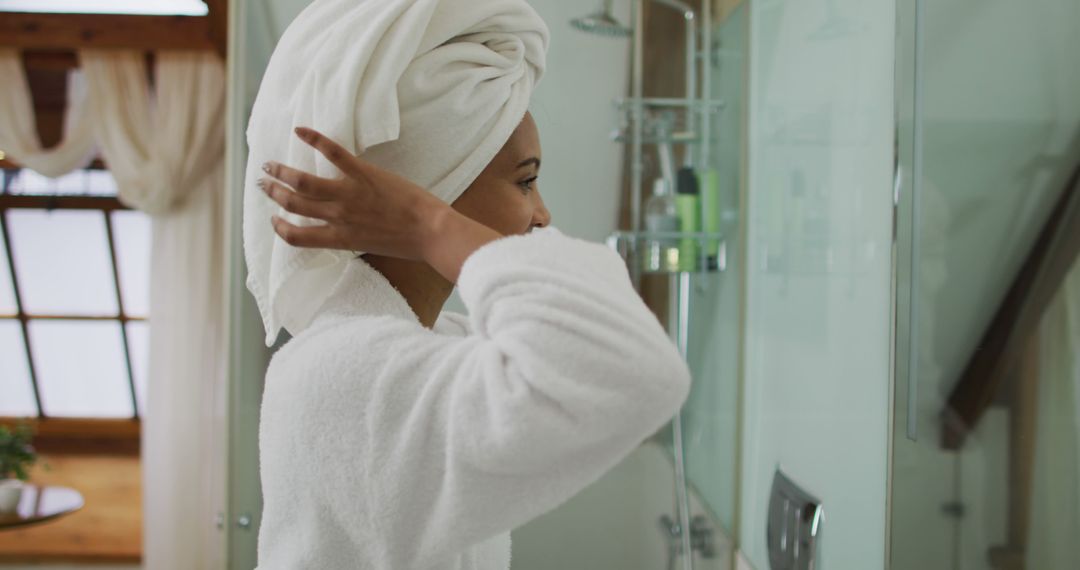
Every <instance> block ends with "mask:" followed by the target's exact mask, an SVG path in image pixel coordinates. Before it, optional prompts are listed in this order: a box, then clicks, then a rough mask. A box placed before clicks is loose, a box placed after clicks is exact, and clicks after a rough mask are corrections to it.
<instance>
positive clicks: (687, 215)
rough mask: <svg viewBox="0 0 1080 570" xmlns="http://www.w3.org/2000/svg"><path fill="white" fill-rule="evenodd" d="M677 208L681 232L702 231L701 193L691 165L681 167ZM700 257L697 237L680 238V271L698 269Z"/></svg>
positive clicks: (676, 192)
mask: <svg viewBox="0 0 1080 570" xmlns="http://www.w3.org/2000/svg"><path fill="white" fill-rule="evenodd" d="M675 209H676V210H677V211H678V214H679V231H680V232H683V233H697V232H700V231H701V194H700V193H699V192H698V180H697V175H696V174H694V169H692V168H690V167H684V168H680V169H679V175H678V183H677V184H676V191H675ZM699 257H700V253H699V252H698V240H697V238H692V237H685V238H682V239H681V240H679V271H696V270H697V268H698V263H699V262H698V258H699Z"/></svg>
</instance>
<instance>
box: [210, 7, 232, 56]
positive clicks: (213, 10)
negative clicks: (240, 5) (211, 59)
mask: <svg viewBox="0 0 1080 570" xmlns="http://www.w3.org/2000/svg"><path fill="white" fill-rule="evenodd" d="M204 1H205V2H206V8H207V14H206V17H207V18H209V20H210V24H209V33H210V41H211V43H213V44H214V51H216V52H217V54H218V56H220V57H221V59H225V57H226V55H227V54H228V52H229V0H204Z"/></svg>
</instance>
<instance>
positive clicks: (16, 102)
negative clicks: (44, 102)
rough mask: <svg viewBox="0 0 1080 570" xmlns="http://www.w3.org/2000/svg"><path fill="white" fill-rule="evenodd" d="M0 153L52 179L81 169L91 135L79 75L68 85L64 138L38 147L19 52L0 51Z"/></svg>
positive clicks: (88, 153)
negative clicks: (14, 158) (52, 144)
mask: <svg viewBox="0 0 1080 570" xmlns="http://www.w3.org/2000/svg"><path fill="white" fill-rule="evenodd" d="M0 85H3V88H2V89H0V150H3V151H4V152H5V153H7V154H8V155H10V156H12V157H18V159H19V163H20V164H22V165H23V166H25V167H27V168H29V169H31V170H33V171H35V172H39V173H41V174H43V175H45V176H50V177H56V176H61V175H63V174H67V173H68V172H71V171H72V170H76V169H78V168H82V167H84V166H86V165H87V164H89V163H90V161H91V160H93V158H94V134H93V130H92V125H91V121H90V119H89V117H90V114H89V113H87V112H85V107H86V89H85V86H84V84H83V81H82V80H81V77H80V74H77V73H76V74H73V75H72V77H71V79H70V81H69V82H68V97H67V106H68V107H67V112H66V114H65V116H64V136H63V139H62V140H61V141H60V144H58V145H57V146H56V147H54V148H51V149H45V148H43V147H42V146H41V139H40V138H39V137H38V133H37V127H36V126H35V123H34V106H33V101H32V100H31V98H30V87H29V85H28V84H27V81H26V75H25V73H23V66H22V57H21V56H20V55H19V52H17V51H15V50H10V49H0Z"/></svg>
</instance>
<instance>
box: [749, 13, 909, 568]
mask: <svg viewBox="0 0 1080 570" xmlns="http://www.w3.org/2000/svg"><path fill="white" fill-rule="evenodd" d="M750 10H751V11H750V92H749V149H750V150H749V179H748V192H747V194H748V195H747V196H746V200H747V206H748V218H747V220H748V227H747V233H746V240H747V247H746V260H745V265H744V267H745V276H746V297H747V302H746V307H745V311H746V313H745V324H744V334H745V339H744V342H745V353H744V359H745V362H744V372H743V374H744V378H743V382H744V393H745V395H744V401H743V406H744V425H743V437H742V466H741V467H742V469H741V473H742V478H741V490H740V500H741V505H740V513H741V516H740V520H739V523H738V524H739V538H740V541H741V548H742V549H743V551H744V554H745V556H746V557H747V558H748V560H749V562H750V563H751V564H753V565H754V566H755V567H756V568H759V569H765V568H768V553H767V550H766V541H765V529H766V518H767V517H766V515H767V508H768V501H769V491H770V486H771V483H772V480H773V474H774V472H775V470H776V469H777V468H778V467H779V468H782V469H783V470H784V471H785V472H786V473H787V474H788V475H789V476H790V477H791V478H793V479H794V480H795V481H796V482H798V483H799V484H801V485H802V486H803V487H804V488H805V489H806V490H807V491H809V492H810V493H812V494H814V495H816V496H817V497H818V498H820V499H821V500H822V501H823V504H824V510H825V520H824V526H823V534H822V542H821V544H820V547H821V550H820V566H819V567H822V568H828V569H830V570H865V569H869V568H881V567H883V564H884V560H885V520H886V510H885V509H886V507H885V501H886V462H887V457H888V454H887V449H888V435H889V429H888V428H889V412H888V410H889V401H890V400H889V389H890V384H889V377H890V362H889V354H890V312H891V306H890V279H891V229H892V227H891V226H892V222H891V216H892V180H893V135H894V105H893V85H894V83H893V73H894V61H893V60H894V44H895V28H894V21H895V11H896V7H895V3H894V1H893V0H814V1H804V0H772V1H760V2H752V3H751V4H750Z"/></svg>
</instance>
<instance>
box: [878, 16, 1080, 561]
mask: <svg viewBox="0 0 1080 570" xmlns="http://www.w3.org/2000/svg"><path fill="white" fill-rule="evenodd" d="M897 8H898V27H899V28H898V29H899V35H898V37H899V45H898V50H897V54H898V68H897V69H898V72H897V102H898V120H899V128H898V145H897V151H898V169H897V196H898V199H899V205H900V208H899V217H898V221H899V223H898V225H897V227H898V239H897V244H898V251H897V256H896V260H897V266H896V267H897V271H896V277H897V279H896V300H897V307H896V313H895V317H896V322H897V328H896V332H897V334H896V338H895V342H896V344H895V347H896V352H895V393H894V409H893V417H894V423H893V437H892V457H891V468H890V472H891V491H890V501H891V509H890V513H889V516H890V525H891V527H890V528H891V530H890V563H891V567H892V568H894V569H897V570H906V569H922V568H942V569H945V568H949V569H955V570H959V569H976V568H1022V567H1028V568H1039V569H1043V568H1045V569H1047V570H1054V569H1056V568H1076V567H1078V564H1080V561H1078V559H1077V558H1076V557H1075V556H1074V557H1073V560H1072V561H1070V562H1065V563H1064V564H1065V565H1060V564H1062V562H1061V560H1062V559H1061V558H1058V559H1057V560H1058V561H1057V562H1053V563H1050V562H1047V559H1046V558H1040V556H1041V555H1042V554H1044V553H1045V545H1046V544H1047V542H1046V541H1045V540H1042V539H1041V538H1040V536H1039V535H1038V531H1037V529H1040V528H1042V529H1046V528H1057V529H1059V530H1060V529H1061V526H1062V525H1063V524H1065V525H1066V526H1068V524H1072V526H1071V527H1069V528H1072V529H1073V530H1074V531H1075V530H1076V528H1075V521H1073V522H1072V523H1068V521H1065V520H1051V519H1050V518H1048V517H1050V514H1049V513H1046V512H1042V511H1040V510H1039V508H1037V505H1038V503H1039V501H1040V500H1043V499H1046V498H1047V497H1058V498H1060V499H1063V500H1066V501H1069V500H1072V501H1073V502H1075V498H1076V495H1077V492H1076V489H1075V487H1076V481H1075V479H1074V480H1073V481H1072V484H1071V485H1072V488H1071V489H1070V488H1063V487H1060V486H1058V487H1054V486H1053V485H1051V486H1048V484H1047V482H1046V480H1045V478H1044V479H1043V480H1042V481H1041V482H1040V480H1039V474H1040V473H1042V472H1044V471H1045V470H1046V468H1047V466H1046V465H1045V464H1044V461H1045V460H1046V459H1047V455H1046V453H1047V449H1046V443H1047V442H1046V438H1047V437H1048V433H1049V432H1047V431H1046V429H1045V427H1043V428H1042V429H1041V430H1040V423H1045V422H1042V420H1039V419H1038V418H1039V416H1040V415H1043V414H1044V413H1045V412H1046V411H1047V408H1046V406H1047V404H1049V403H1050V402H1052V401H1053V400H1047V399H1046V398H1047V394H1050V393H1052V391H1054V390H1057V391H1060V390H1061V389H1062V383H1063V382H1066V381H1067V378H1065V375H1062V374H1059V375H1058V376H1056V377H1055V376H1053V375H1052V374H1049V373H1047V372H1045V369H1046V365H1047V364H1048V363H1047V361H1046V359H1047V357H1048V355H1052V354H1061V353H1062V351H1064V353H1065V354H1068V352H1069V350H1071V351H1072V352H1073V353H1075V352H1076V351H1078V350H1080V347H1078V346H1072V347H1061V346H1059V347H1058V348H1057V353H1052V352H1048V351H1051V349H1052V348H1053V347H1052V346H1051V344H1050V343H1048V342H1047V340H1048V339H1047V338H1046V337H1045V335H1044V334H1043V335H1041V333H1040V332H1039V331H1040V330H1042V329H1043V328H1045V326H1047V325H1046V322H1045V321H1040V319H1046V318H1048V317H1052V316H1053V314H1054V311H1055V310H1057V311H1059V312H1060V310H1061V309H1060V308H1059V309H1052V310H1050V311H1047V309H1046V308H1045V307H1044V306H1043V305H1046V303H1045V301H1046V299H1043V301H1042V302H1041V304H1040V302H1039V301H1038V297H1039V296H1040V295H1039V294H1037V293H1036V294H1033V293H1032V291H1033V289H1032V288H1031V287H1030V285H1031V284H1032V283H1035V284H1036V285H1035V287H1034V291H1037V290H1038V287H1039V285H1038V284H1040V283H1044V284H1045V283H1049V281H1048V280H1047V273H1046V272H1045V271H1040V270H1039V266H1038V265H1037V264H1036V265H1032V264H1031V263H1027V262H1028V261H1030V260H1032V259H1033V258H1032V255H1033V252H1035V251H1041V250H1040V249H1039V248H1040V246H1039V244H1040V243H1041V242H1040V240H1039V237H1040V234H1041V232H1043V230H1047V231H1049V230H1052V229H1053V228H1052V227H1050V226H1049V225H1048V221H1050V220H1051V219H1052V218H1051V214H1053V213H1054V212H1055V211H1059V214H1060V213H1062V210H1061V208H1062V205H1063V204H1064V202H1062V201H1061V197H1062V195H1063V192H1064V190H1065V189H1066V188H1067V187H1068V186H1069V185H1068V180H1069V177H1070V176H1071V175H1072V174H1073V172H1074V170H1075V169H1076V167H1077V165H1078V164H1080V64H1078V60H1077V54H1078V53H1080V2H1076V1H1075V0H1031V1H1027V2H984V1H972V0H958V1H952V2H930V1H929V0H913V1H902V2H898V4H897ZM1051 233H1052V232H1051ZM1053 251H1054V248H1053V247H1052V246H1051V247H1049V248H1048V249H1046V250H1045V251H1044V253H1046V254H1047V255H1049V256H1053V255H1055V254H1054V253H1053ZM1025 280H1027V282H1028V285H1029V286H1028V287H1026V286H1025ZM1059 285H1060V284H1059ZM1025 292H1026V293H1025ZM1074 294H1075V293H1074ZM1042 296H1043V297H1047V295H1042ZM1047 298H1049V297H1047ZM1056 303H1057V305H1054V304H1051V305H1049V307H1051V308H1052V307H1055V306H1058V307H1060V306H1064V305H1063V303H1064V301H1061V300H1059V301H1056ZM1040 322H1042V324H1040ZM1059 324H1060V325H1061V326H1063V327H1064V326H1065V325H1064V324H1062V323H1059ZM1040 336H1042V340H1041V341H1040V340H1039V338H1040ZM1055 336H1056V335H1055ZM1058 340H1059V339H1058ZM1040 368H1044V372H1041V373H1040V371H1039V369H1040ZM1074 373H1075V371H1074ZM1075 412H1076V410H1074V414H1075ZM1074 429H1075V428H1074ZM1039 450H1042V451H1039ZM1073 452H1074V454H1075V450H1073ZM1072 469H1073V472H1074V473H1075V466H1073V468H1072ZM1033 497H1034V498H1033ZM1040 497H1041V499H1040ZM1060 506H1061V507H1062V508H1064V509H1071V510H1070V511H1068V512H1072V513H1077V512H1080V510H1078V505H1071V507H1070V506H1069V505H1065V504H1062V505H1060ZM1074 536H1075V535H1074ZM1073 546H1075V545H1073ZM1073 549H1074V550H1075V548H1073ZM1047 564H1049V565H1047Z"/></svg>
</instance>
